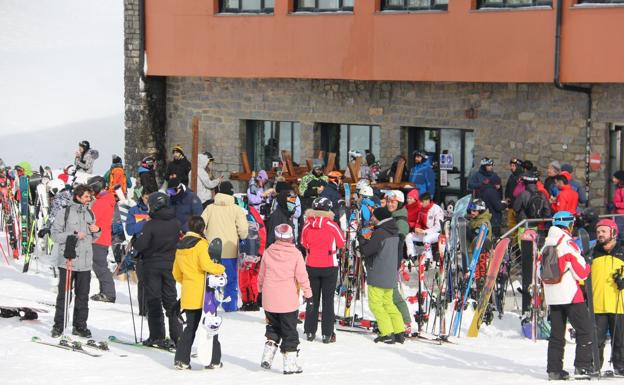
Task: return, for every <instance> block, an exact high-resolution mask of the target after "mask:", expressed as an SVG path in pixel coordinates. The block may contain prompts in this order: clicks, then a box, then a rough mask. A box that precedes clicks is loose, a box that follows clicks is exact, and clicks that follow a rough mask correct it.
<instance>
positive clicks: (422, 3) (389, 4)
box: [381, 0, 448, 11]
mask: <svg viewBox="0 0 624 385" xmlns="http://www.w3.org/2000/svg"><path fill="white" fill-rule="evenodd" d="M447 8H448V0H383V2H382V4H381V10H382V11H412V10H414V11H420V10H425V9H444V10H445V9H447Z"/></svg>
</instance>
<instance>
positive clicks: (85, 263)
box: [50, 201, 100, 271]
mask: <svg viewBox="0 0 624 385" xmlns="http://www.w3.org/2000/svg"><path fill="white" fill-rule="evenodd" d="M65 210H69V212H67V220H65V213H66V211H65ZM90 223H95V215H93V212H92V211H91V210H90V209H89V207H88V206H85V205H82V204H80V203H77V202H74V201H72V202H71V203H70V205H69V206H67V207H66V208H65V209H63V210H61V211H59V212H58V214H57V216H56V219H55V220H54V223H53V224H52V229H51V230H50V232H51V234H52V240H54V244H55V247H56V250H57V253H58V257H57V266H58V267H62V268H65V266H66V265H65V263H66V261H67V260H66V259H65V257H64V256H63V255H64V252H65V243H66V242H67V237H68V236H69V235H74V234H76V233H79V232H83V233H85V234H87V236H86V237H85V238H84V239H79V240H78V242H77V244H76V258H74V259H73V260H72V269H73V270H74V271H90V270H91V267H92V266H93V246H92V245H91V244H92V243H93V240H94V239H97V238H98V237H99V236H100V231H98V232H97V233H92V232H91V231H90V230H89V224H90Z"/></svg>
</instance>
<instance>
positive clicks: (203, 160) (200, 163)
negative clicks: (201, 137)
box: [197, 154, 208, 170]
mask: <svg viewBox="0 0 624 385" xmlns="http://www.w3.org/2000/svg"><path fill="white" fill-rule="evenodd" d="M206 166H208V156H207V155H206V154H199V155H198V156H197V168H198V169H204V170H205V169H206Z"/></svg>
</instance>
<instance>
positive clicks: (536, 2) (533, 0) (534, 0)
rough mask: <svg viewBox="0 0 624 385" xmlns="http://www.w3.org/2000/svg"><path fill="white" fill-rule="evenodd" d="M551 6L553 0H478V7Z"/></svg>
mask: <svg viewBox="0 0 624 385" xmlns="http://www.w3.org/2000/svg"><path fill="white" fill-rule="evenodd" d="M540 5H546V6H551V5H552V0H478V2H477V7H478V8H490V7H491V8H518V7H537V6H540Z"/></svg>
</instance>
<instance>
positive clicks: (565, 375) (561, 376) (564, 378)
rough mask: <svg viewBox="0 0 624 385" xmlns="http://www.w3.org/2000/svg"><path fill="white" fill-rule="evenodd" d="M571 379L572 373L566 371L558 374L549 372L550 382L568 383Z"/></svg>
mask: <svg viewBox="0 0 624 385" xmlns="http://www.w3.org/2000/svg"><path fill="white" fill-rule="evenodd" d="M569 379H570V373H568V372H566V371H565V370H561V371H558V372H548V381H567V380H569Z"/></svg>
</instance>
